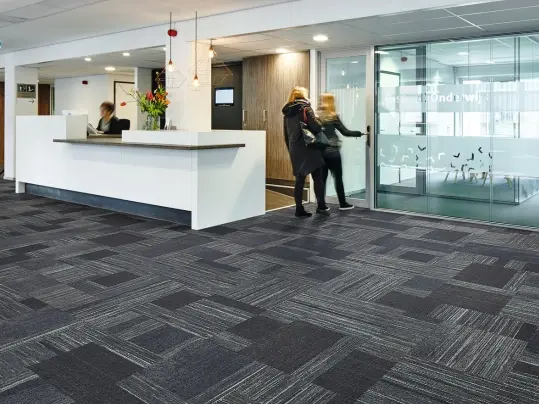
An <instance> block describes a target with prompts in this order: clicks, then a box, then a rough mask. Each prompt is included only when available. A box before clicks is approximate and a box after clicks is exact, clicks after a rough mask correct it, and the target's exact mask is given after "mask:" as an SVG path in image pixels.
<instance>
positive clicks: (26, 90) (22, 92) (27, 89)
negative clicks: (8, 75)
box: [17, 84, 36, 99]
mask: <svg viewBox="0 0 539 404" xmlns="http://www.w3.org/2000/svg"><path fill="white" fill-rule="evenodd" d="M17 98H31V99H35V98H36V85H35V84H17Z"/></svg>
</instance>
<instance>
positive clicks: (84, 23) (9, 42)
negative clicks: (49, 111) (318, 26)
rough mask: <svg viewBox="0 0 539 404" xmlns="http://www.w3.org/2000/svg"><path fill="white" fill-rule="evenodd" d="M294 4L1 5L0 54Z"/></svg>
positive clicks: (183, 0)
mask: <svg viewBox="0 0 539 404" xmlns="http://www.w3.org/2000/svg"><path fill="white" fill-rule="evenodd" d="M289 1H295V0H150V1H148V0H0V41H3V47H2V50H1V51H0V52H2V53H5V52H12V51H14V50H20V49H28V48H34V47H39V46H44V45H50V44H54V43H60V42H69V41H73V40H77V39H82V38H88V37H94V36H99V35H105V34H111V33H115V32H118V31H127V30H130V29H135V28H141V27H149V26H154V25H159V24H164V23H167V22H168V20H169V12H172V13H173V16H174V20H176V21H180V20H184V19H190V18H193V16H194V14H195V10H197V11H198V13H199V16H201V17H204V16H208V15H213V14H220V13H226V12H231V11H236V10H241V9H246V8H253V7H260V6H264V5H270V4H276V3H284V2H289Z"/></svg>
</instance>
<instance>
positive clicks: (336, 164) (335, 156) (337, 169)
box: [324, 152, 346, 206]
mask: <svg viewBox="0 0 539 404" xmlns="http://www.w3.org/2000/svg"><path fill="white" fill-rule="evenodd" d="M324 161H325V162H326V166H325V167H324V187H325V184H326V182H327V180H328V175H329V172H330V171H331V176H332V177H333V180H334V181H335V191H336V192H337V197H338V198H339V203H340V204H341V206H343V205H344V204H345V203H346V196H345V195H344V183H343V181H342V160H341V153H339V152H333V153H327V154H326V155H324Z"/></svg>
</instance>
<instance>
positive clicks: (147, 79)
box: [131, 67, 154, 129]
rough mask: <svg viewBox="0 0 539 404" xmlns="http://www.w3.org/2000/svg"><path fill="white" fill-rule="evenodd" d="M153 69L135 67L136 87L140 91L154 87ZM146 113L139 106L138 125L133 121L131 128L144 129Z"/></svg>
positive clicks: (146, 90) (144, 91)
mask: <svg viewBox="0 0 539 404" xmlns="http://www.w3.org/2000/svg"><path fill="white" fill-rule="evenodd" d="M153 79H154V78H153V76H152V70H151V69H144V68H142V67H137V68H135V88H136V89H137V90H139V91H140V92H143V93H146V92H148V91H151V89H152V80H153ZM145 119H146V115H145V114H144V113H142V112H141V111H140V109H139V108H137V120H136V125H135V124H134V123H131V129H142V128H143V127H144V123H145Z"/></svg>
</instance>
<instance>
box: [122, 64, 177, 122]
mask: <svg viewBox="0 0 539 404" xmlns="http://www.w3.org/2000/svg"><path fill="white" fill-rule="evenodd" d="M156 82H157V88H156V89H155V91H154V92H153V93H152V92H151V91H147V92H146V93H143V92H141V91H139V90H134V89H133V90H131V91H130V92H129V93H128V94H129V95H130V96H131V97H133V100H134V101H133V102H136V103H137V105H138V107H139V108H140V111H141V112H144V113H146V114H147V115H148V116H147V120H146V125H145V128H144V129H146V130H159V119H160V117H161V116H163V115H164V114H165V111H166V109H167V107H168V105H169V104H170V100H169V99H168V98H167V96H168V92H167V91H166V89H165V87H163V84H162V83H161V81H160V74H159V73H158V74H157V77H156ZM120 105H121V106H125V105H127V103H125V102H122V104H120Z"/></svg>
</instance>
